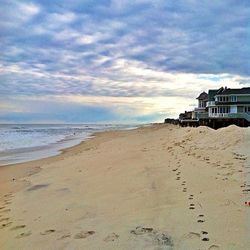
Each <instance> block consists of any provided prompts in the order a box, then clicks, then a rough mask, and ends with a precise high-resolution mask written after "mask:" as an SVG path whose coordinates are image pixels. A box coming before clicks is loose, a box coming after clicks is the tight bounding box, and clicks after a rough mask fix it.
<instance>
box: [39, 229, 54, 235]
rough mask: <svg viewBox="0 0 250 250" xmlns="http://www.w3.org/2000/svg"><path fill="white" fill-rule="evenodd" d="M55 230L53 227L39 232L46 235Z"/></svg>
mask: <svg viewBox="0 0 250 250" xmlns="http://www.w3.org/2000/svg"><path fill="white" fill-rule="evenodd" d="M55 231H56V230H55V229H48V230H45V231H44V232H41V233H40V234H41V235H48V234H51V233H54V232H55Z"/></svg>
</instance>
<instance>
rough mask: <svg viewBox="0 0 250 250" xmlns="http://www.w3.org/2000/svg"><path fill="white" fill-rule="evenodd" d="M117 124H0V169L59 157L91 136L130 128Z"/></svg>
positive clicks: (130, 126)
mask: <svg viewBox="0 0 250 250" xmlns="http://www.w3.org/2000/svg"><path fill="white" fill-rule="evenodd" d="M137 127H138V126H137V125H117V124H115V125H114V124H18V125H13V124H12V125H11V124H8V125H7V124H0V166H1V165H8V164H14V163H21V162H26V161H31V160H37V159H41V158H45V157H49V156H54V155H58V154H60V152H61V150H62V149H65V148H68V147H72V146H74V145H77V144H79V143H80V142H81V141H83V140H86V139H89V138H91V137H92V136H93V133H96V132H102V131H110V130H124V129H134V128H137Z"/></svg>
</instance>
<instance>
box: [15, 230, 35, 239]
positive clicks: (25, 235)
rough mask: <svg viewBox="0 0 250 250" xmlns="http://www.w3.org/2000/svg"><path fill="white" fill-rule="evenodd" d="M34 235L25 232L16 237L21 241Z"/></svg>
mask: <svg viewBox="0 0 250 250" xmlns="http://www.w3.org/2000/svg"><path fill="white" fill-rule="evenodd" d="M31 234H32V233H31V231H28V232H25V233H20V234H18V235H17V236H16V238H17V239H21V238H24V237H28V236H30V235H31Z"/></svg>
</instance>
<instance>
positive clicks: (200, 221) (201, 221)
mask: <svg viewBox="0 0 250 250" xmlns="http://www.w3.org/2000/svg"><path fill="white" fill-rule="evenodd" d="M197 222H198V223H203V222H205V221H204V220H197Z"/></svg>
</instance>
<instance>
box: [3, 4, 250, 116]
mask: <svg viewBox="0 0 250 250" xmlns="http://www.w3.org/2000/svg"><path fill="white" fill-rule="evenodd" d="M229 5H230V8H228V6H229ZM1 11H2V13H1V15H0V25H1V31H0V35H1V37H2V39H1V42H0V43H1V48H2V53H1V58H0V96H1V98H3V97H9V98H13V97H15V98H16V99H18V98H21V97H23V96H25V97H27V98H28V97H32V96H36V97H39V98H40V97H42V96H45V97H47V96H51V98H52V97H53V96H61V97H64V98H65V99H67V98H68V97H69V96H75V98H76V99H77V98H78V97H81V98H82V99H81V100H82V102H81V105H84V102H86V99H84V97H88V98H90V97H92V98H93V100H94V99H95V100H102V102H103V103H104V104H105V103H108V104H109V105H108V107H107V108H108V109H110V110H113V108H112V107H116V109H119V112H120V114H121V115H122V116H123V117H126V112H130V111H131V110H132V111H131V113H130V114H131V116H129V117H128V119H130V120H131V119H132V114H133V115H134V117H139V116H140V115H141V114H144V115H146V116H147V117H148V119H149V117H151V118H152V117H154V115H153V112H155V113H158V114H161V113H162V112H164V109H167V110H169V112H167V111H166V113H167V114H170V115H172V116H176V115H177V114H178V113H179V112H181V111H182V110H181V109H183V108H185V105H186V107H188V106H189V105H193V103H194V102H193V101H191V99H192V98H195V97H196V95H197V93H199V92H200V91H203V90H207V89H208V88H219V87H220V86H225V85H227V86H229V87H241V86H248V85H249V82H250V59H249V56H248V55H249V53H250V46H249V42H248V40H249V39H248V38H249V35H250V34H249V32H250V30H249V25H248V23H249V16H250V6H249V4H248V2H247V1H240V2H239V1H236V0H227V1H226V0H223V1H219V2H211V1H208V0H206V1H202V2H199V3H197V1H193V0H185V1H184V0H180V1H163V0H156V1H149V0H136V1H118V0H112V1H105V0H101V1H92V0H84V1H80V0H79V1H78V0H76V1H61V0H60V1H59V0H55V1H49V0H45V1H38V0H37V1H35V0H34V1H22V2H20V1H12V2H11V3H10V2H9V1H7V0H4V1H3V4H2V8H1ZM112 98H114V99H115V100H116V101H114V103H115V104H114V106H112V105H111V104H110V100H111V99H112ZM118 98H120V99H122V100H123V98H125V99H124V100H125V101H124V103H120V102H119V101H118ZM134 98H139V99H138V100H139V103H142V105H137V106H136V108H135V106H134V102H131V101H130V100H134ZM171 98H175V100H181V105H175V104H174V101H173V100H174V99H171ZM73 99H74V98H71V99H70V100H71V101H72V103H74V101H73ZM170 99H171V101H169V100H170ZM11 100H12V104H13V105H14V106H16V105H15V103H14V100H13V99H11ZM67 100H68V99H67ZM112 100H113V99H112ZM149 100H152V101H149ZM163 100H164V101H166V102H167V103H168V105H167V106H164V105H162V102H163ZM154 102H155V103H156V104H155V105H154ZM59 103H60V105H62V103H63V101H62V100H60V102H58V105H59ZM126 103H127V104H126ZM22 105H24V102H22ZM22 105H21V106H22ZM44 105H45V101H44ZM68 105H70V104H69V103H68ZM72 105H73V104H72ZM95 105H97V104H96V103H95V102H94V103H91V107H93V108H94V107H96V106H95ZM3 107H4V109H6V105H4V106H3ZM150 107H151V108H150ZM75 109H76V110H77V108H76V107H75ZM72 110H73V106H72ZM121 110H122V111H123V112H121ZM145 110H150V112H151V113H150V112H149V113H147V112H146V111H145ZM10 112H12V111H10ZM34 112H35V110H34ZM34 112H33V113H34ZM72 112H73V111H72ZM112 112H113V113H115V114H116V115H115V119H118V120H119V119H123V118H122V117H119V115H118V114H119V112H116V111H112ZM121 115H120V116H121ZM158 117H161V115H159V116H158ZM112 119H113V118H112ZM134 119H136V118H134ZM152 119H153V118H152ZM141 120H143V119H141Z"/></svg>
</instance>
